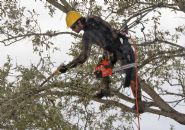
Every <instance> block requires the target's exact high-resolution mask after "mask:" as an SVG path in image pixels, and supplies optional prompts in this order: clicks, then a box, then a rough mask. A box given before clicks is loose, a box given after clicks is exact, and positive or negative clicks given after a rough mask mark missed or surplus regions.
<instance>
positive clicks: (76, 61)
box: [59, 38, 91, 73]
mask: <svg viewBox="0 0 185 130" xmlns="http://www.w3.org/2000/svg"><path fill="white" fill-rule="evenodd" d="M82 42H83V46H82V51H81V53H80V55H79V56H78V57H77V58H76V59H74V60H72V61H71V62H70V63H69V64H67V65H65V66H63V67H61V69H60V70H59V71H60V72H61V73H65V72H66V71H67V70H68V69H71V68H74V67H76V66H77V65H79V64H83V63H84V62H85V61H86V60H87V59H88V57H89V55H90V51H91V44H90V43H89V42H88V40H87V39H86V38H83V40H82Z"/></svg>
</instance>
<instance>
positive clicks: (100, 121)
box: [0, 0, 185, 130]
mask: <svg viewBox="0 0 185 130" xmlns="http://www.w3.org/2000/svg"><path fill="white" fill-rule="evenodd" d="M46 1H47V2H45V1H42V2H43V6H44V5H45V7H46V9H49V11H48V13H49V14H50V15H51V16H53V15H54V14H55V11H56V9H59V10H61V11H62V12H63V13H66V12H68V11H69V10H79V11H81V12H82V14H83V15H85V16H89V15H91V14H95V15H98V16H101V17H102V18H103V19H105V20H107V21H108V22H109V23H110V24H111V25H112V26H113V27H114V28H120V27H121V26H122V23H123V21H121V20H124V24H127V25H128V27H129V30H131V33H132V31H133V30H138V29H140V28H141V32H142V34H143V35H141V33H139V31H138V32H137V33H135V34H134V33H132V35H135V36H136V39H137V48H138V57H139V59H138V62H139V63H138V64H139V81H140V84H141V88H142V92H143V104H145V110H144V112H149V113H152V114H157V115H162V116H164V117H169V118H171V119H174V120H175V121H177V122H179V123H180V124H183V125H184V124H185V113H181V112H179V111H178V106H179V105H180V104H184V98H185V84H184V75H185V70H184V68H185V66H184V56H185V53H184V50H185V48H184V46H183V45H181V43H179V39H180V38H181V37H182V35H184V33H185V30H184V29H185V26H184V25H177V26H176V28H175V33H174V32H171V31H170V30H163V29H162V28H160V18H161V15H162V11H161V10H162V9H163V8H165V9H168V11H171V12H173V13H178V12H182V13H185V11H184V9H185V3H184V1H182V0H174V1H171V2H169V1H167V0H162V1H154V0H145V1H143V0H128V1H122V0H113V1H108V0H104V3H103V4H104V7H103V6H100V5H97V4H96V2H95V0H82V1H70V0H69V2H67V1H65V0H60V1H59V0H55V1H54V0H46ZM33 2H35V1H33ZM36 2H37V1H36ZM82 5H88V6H82ZM104 8H105V9H106V10H104ZM151 13H154V14H155V15H152V16H151V15H150V14H151ZM0 16H1V27H0V32H1V33H0V36H1V39H0V43H1V44H4V45H5V46H10V45H11V44H15V43H16V44H17V43H19V42H20V41H22V40H25V39H31V40H32V43H33V46H34V51H36V52H38V53H39V55H40V56H41V60H40V62H39V63H38V65H33V64H32V65H31V66H30V68H26V67H24V66H16V67H15V68H13V65H12V63H11V58H9V57H8V58H7V63H5V64H4V66H3V67H2V68H1V69H0V81H1V82H0V85H1V89H0V104H1V107H0V115H1V118H0V127H1V128H5V129H7V128H9V129H13V128H17V129H48V128H52V129H62V128H63V129H82V128H83V129H93V128H94V129H106V130H107V129H111V130H112V129H131V128H130V127H131V126H130V124H129V123H131V118H133V114H134V113H136V112H135V111H134V110H133V109H132V108H131V107H130V106H129V105H128V104H129V103H134V102H135V101H134V99H132V98H131V96H130V94H126V93H125V92H124V89H123V88H122V87H121V86H120V82H121V80H122V78H121V77H120V75H115V76H114V77H113V83H112V94H113V96H112V97H110V98H107V99H95V98H93V97H92V94H93V93H94V92H95V91H97V90H98V88H99V86H98V85H99V84H98V81H96V80H94V76H93V75H92V72H93V66H94V65H95V64H96V63H97V60H96V59H97V57H98V53H99V51H97V47H93V50H92V52H91V53H92V54H93V55H92V56H91V57H90V58H89V60H88V61H87V62H86V63H85V64H84V65H83V66H79V67H77V68H75V69H72V70H70V72H68V73H67V74H66V75H63V76H59V77H54V78H53V79H52V80H51V81H50V82H49V83H48V84H46V85H45V86H43V87H39V85H40V84H41V82H42V81H43V80H44V79H45V76H44V75H50V74H51V67H52V65H53V63H52V61H51V60H50V57H49V56H48V57H46V58H44V57H42V52H43V51H44V49H43V48H45V49H46V50H47V49H51V47H53V48H52V49H54V50H55V45H54V43H53V41H52V38H53V37H58V36H61V35H63V34H70V35H72V36H74V37H77V40H76V41H75V42H76V43H74V44H73V47H72V48H71V52H70V55H72V56H77V55H78V54H79V51H80V49H79V48H80V42H81V41H80V38H81V36H80V35H77V34H74V33H71V32H59V31H57V30H48V31H46V32H42V29H41V28H40V27H39V24H38V21H37V17H38V12H36V11H35V10H29V11H27V10H26V8H25V7H20V6H19V3H18V2H17V1H16V0H8V1H2V2H1V3H0ZM51 18H52V17H51ZM147 24H150V25H151V26H149V27H148V26H147ZM12 71H13V72H14V73H16V75H13V77H14V79H12V78H11V76H12V75H11V72H12ZM166 87H167V89H166ZM171 90H175V91H171ZM166 97H167V98H166ZM169 99H170V101H168V100H169ZM171 99H172V100H171ZM95 105H98V109H97V107H95ZM109 111H113V113H112V114H111V115H109V114H107V113H108V112H109ZM132 113H133V114H132ZM73 118H76V120H72V119H73ZM116 121H117V122H118V121H119V122H118V125H117V126H115V125H114V122H116ZM123 122H126V123H123Z"/></svg>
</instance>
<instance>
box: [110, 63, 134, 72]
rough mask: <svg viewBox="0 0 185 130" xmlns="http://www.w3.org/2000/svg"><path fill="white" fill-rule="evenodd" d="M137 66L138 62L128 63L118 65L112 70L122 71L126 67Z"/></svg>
mask: <svg viewBox="0 0 185 130" xmlns="http://www.w3.org/2000/svg"><path fill="white" fill-rule="evenodd" d="M136 66H137V63H131V64H127V65H123V66H119V67H116V68H114V69H113V70H112V72H113V73H116V72H122V71H123V70H125V69H129V68H133V67H136Z"/></svg>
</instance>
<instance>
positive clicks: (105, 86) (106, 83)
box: [95, 76, 111, 98]
mask: <svg viewBox="0 0 185 130" xmlns="http://www.w3.org/2000/svg"><path fill="white" fill-rule="evenodd" d="M110 83H111V80H110V77H109V76H107V77H103V78H101V88H100V90H99V91H98V92H97V93H96V95H95V97H97V98H102V97H104V96H110Z"/></svg>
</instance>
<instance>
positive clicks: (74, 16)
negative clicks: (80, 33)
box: [66, 11, 82, 27]
mask: <svg viewBox="0 0 185 130" xmlns="http://www.w3.org/2000/svg"><path fill="white" fill-rule="evenodd" d="M81 17H82V16H81V14H80V13H79V12H77V11H69V12H68V13H67V15H66V24H67V27H71V26H72V25H73V24H74V23H75V22H76V21H77V20H78V19H79V18H81Z"/></svg>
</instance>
